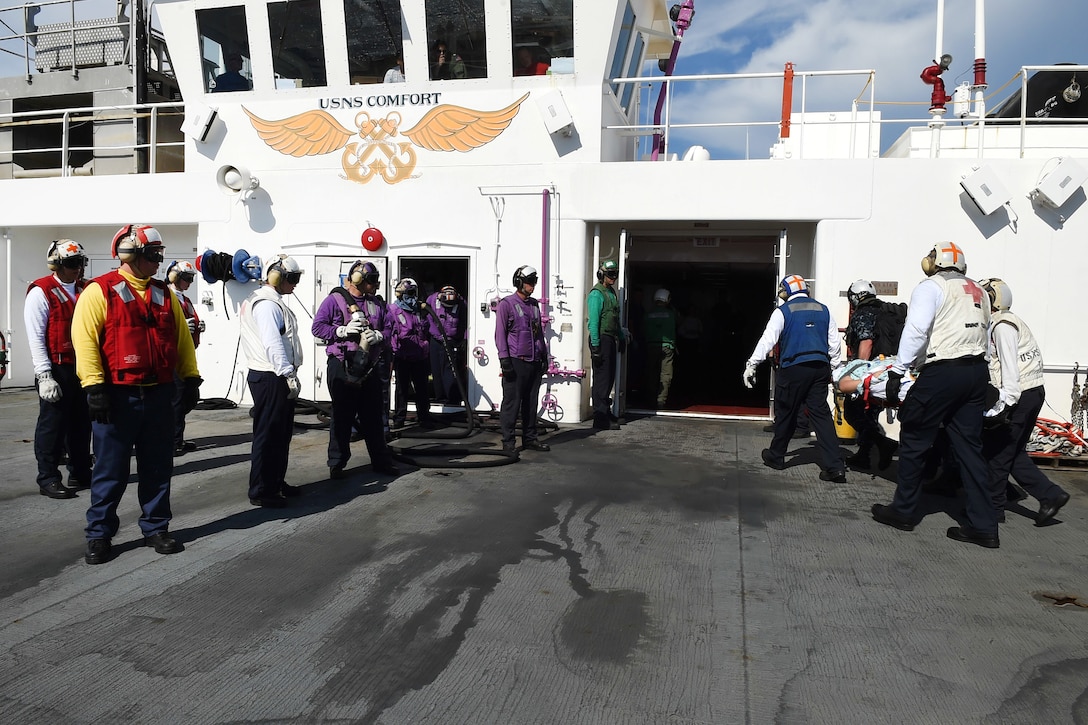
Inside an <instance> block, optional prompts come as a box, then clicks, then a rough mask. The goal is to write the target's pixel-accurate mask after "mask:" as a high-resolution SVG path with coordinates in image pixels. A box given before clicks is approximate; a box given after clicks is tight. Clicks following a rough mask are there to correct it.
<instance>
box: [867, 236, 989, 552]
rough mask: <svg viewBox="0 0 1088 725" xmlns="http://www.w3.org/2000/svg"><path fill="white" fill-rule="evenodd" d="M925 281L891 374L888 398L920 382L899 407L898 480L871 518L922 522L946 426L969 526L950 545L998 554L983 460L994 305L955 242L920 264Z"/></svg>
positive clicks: (907, 524)
mask: <svg viewBox="0 0 1088 725" xmlns="http://www.w3.org/2000/svg"><path fill="white" fill-rule="evenodd" d="M922 271H923V272H925V274H926V277H927V278H926V279H924V280H922V281H921V282H920V283H919V284H918V286H917V287H915V288H914V291H913V292H911V295H910V303H909V304H908V306H907V322H906V326H905V327H904V328H903V338H902V339H901V340H900V341H899V354H898V357H897V362H896V364H895V366H893V367H892V369H891V370H889V371H888V385H887V391H886V393H885V397H886V398H888V399H889V400H895V399H896V398H898V397H899V385H900V381H901V379H902V377H903V374H904V373H905V372H906V369H907V368H908V367H914V369H915V370H917V371H918V379H917V380H916V381H915V383H914V385H912V386H911V389H910V392H908V393H907V395H906V397H905V398H903V403H902V404H901V405H900V406H899V480H898V483H897V485H896V487H895V495H894V496H893V497H892V502H891V504H889V505H887V506H885V505H883V504H873V506H872V508H871V509H870V510H871V512H872V515H873V518H874V519H875V520H876V521H879V522H880V523H882V524H885V525H887V526H892V527H894V528H897V529H901V530H903V531H911V530H912V529H914V526H915V524H916V523H917V522H918V501H919V499H920V497H921V493H922V469H923V466H924V463H925V460H924V459H925V455H926V451H928V450H929V448H930V446H932V445H933V441H934V440H935V439H936V437H937V431H938V429H939V428H940V427H941V425H942V424H943V425H944V429H945V431H946V432H947V433H948V438H949V441H950V442H951V444H952V448H953V450H954V451H955V454H956V460H957V461H958V463H959V467H960V475H961V476H962V477H963V485H964V486H963V487H964V492H965V493H966V494H967V507H966V513H967V523H966V524H964V525H962V526H953V527H952V528H950V529H948V532H947V535H948V538H950V539H955V540H956V541H964V542H968V543H971V544H977V545H979V546H984V547H986V548H988V549H996V548H997V547H998V546H999V545H1000V543H999V541H998V536H997V521H998V507H997V505H996V503H995V501H994V498H993V496H992V495H991V493H990V483H989V481H990V471H989V468H988V466H987V464H986V461H985V459H984V458H983V455H982V416H983V413H984V412H985V410H986V404H985V400H986V392H987V388H988V386H989V381H990V373H989V369H988V367H987V364H986V333H987V329H988V328H989V325H990V305H989V300H988V299H987V297H986V293H985V292H984V291H983V290H982V288H981V287H979V285H978V283H977V282H975V281H974V280H972V279H968V278H967V277H966V276H965V275H966V273H967V258H966V257H965V256H964V253H963V250H962V249H960V248H959V246H958V245H956V244H953V243H952V242H941V243H939V244H937V245H935V246H934V247H933V249H932V250H930V252H929V255H927V256H925V257H923V258H922Z"/></svg>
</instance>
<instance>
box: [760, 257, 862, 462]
mask: <svg viewBox="0 0 1088 725" xmlns="http://www.w3.org/2000/svg"><path fill="white" fill-rule="evenodd" d="M778 296H779V297H780V298H782V300H784V301H783V302H782V304H781V305H779V306H778V308H776V309H775V310H774V312H772V313H771V319H770V320H768V321H767V327H766V328H765V329H764V330H763V336H762V337H761V338H759V342H758V343H756V349H755V351H753V352H752V356H751V357H750V358H748V365H747V367H745V368H744V384H745V386H747V387H749V388H751V387H752V386H754V385H755V381H756V366H757V365H759V364H760V363H761V362H763V361H764V360H766V359H767V355H768V354H769V353H770V352H771V350H772V349H774V346H775V345H778V350H779V368H778V375H777V376H776V377H775V385H774V421H775V424H774V436H773V437H772V438H771V446H770V448H764V449H763V452H762V454H761V455H762V457H763V463H764V465H766V466H769V467H770V468H774V469H776V470H782V469H783V468H785V467H786V460H785V456H786V449H787V447H788V446H789V442H790V438H792V437H793V431H794V428H795V427H796V426H797V412H798V411H799V410H800V409H801V406H805V407H807V408H808V414H809V418H810V419H811V421H812V428H813V430H815V431H816V447H817V448H818V449H819V451H820V458H821V460H822V461H823V470H822V471H821V472H820V480H821V481H834V482H835V483H845V482H846V466H845V465H844V464H843V460H842V453H841V452H840V451H839V439H838V437H837V436H836V434H835V424H834V423H833V422H832V420H831V408H830V407H829V406H828V403H827V386H828V385H830V384H831V368H832V366H834V367H838V366H839V365H840V364H841V363H842V340H841V339H840V337H839V328H838V326H837V325H836V324H835V320H834V318H833V317H832V316H831V311H830V310H828V309H827V307H825V306H824V305H822V304H820V303H819V302H817V301H816V300H814V299H812V298H811V297H809V296H808V284H807V283H806V282H805V279H804V277H801V276H800V275H796V274H791V275H789V276H787V277H785V278H783V280H782V282H781V283H780V284H779V292H778Z"/></svg>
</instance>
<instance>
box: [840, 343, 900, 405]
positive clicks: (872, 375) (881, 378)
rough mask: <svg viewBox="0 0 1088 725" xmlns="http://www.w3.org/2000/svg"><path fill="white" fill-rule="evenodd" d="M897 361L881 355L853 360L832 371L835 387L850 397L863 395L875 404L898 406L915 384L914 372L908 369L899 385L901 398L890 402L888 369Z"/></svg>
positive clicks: (862, 396)
mask: <svg viewBox="0 0 1088 725" xmlns="http://www.w3.org/2000/svg"><path fill="white" fill-rule="evenodd" d="M896 362H897V358H895V357H894V356H893V357H881V358H877V359H876V360H851V361H850V362H848V363H846V365H843V366H842V367H840V368H839V369H837V370H835V371H834V372H833V373H832V377H833V379H834V381H835V389H836V390H838V391H839V392H840V393H842V394H844V395H846V396H847V397H848V398H856V397H861V398H865V399H866V400H868V401H871V402H872V404H874V405H888V406H892V407H898V406H899V403H900V402H902V401H903V399H904V398H906V397H907V391H908V390H910V387H911V386H912V385H914V373H913V372H912V371H910V370H907V374H906V375H904V376H903V382H902V384H901V385H900V387H899V400H896V401H894V402H888V401H886V400H885V399H884V391H885V388H886V386H887V384H888V370H890V369H891V368H892V366H893V365H895V363H896Z"/></svg>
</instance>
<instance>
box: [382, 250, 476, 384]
mask: <svg viewBox="0 0 1088 725" xmlns="http://www.w3.org/2000/svg"><path fill="white" fill-rule="evenodd" d="M469 262H470V259H469V258H468V257H400V258H399V259H398V260H397V270H398V275H397V277H395V278H394V279H392V280H391V286H390V288H391V289H395V288H396V284H397V280H400V279H403V278H405V277H411V278H412V279H414V280H415V281H416V284H417V285H419V299H420V301H421V302H426V301H427V299H428V298H430V296H431V295H432V294H434V293H436V292H438V291H440V290H441V289H442V288H443V287H446V286H451V287H453V288H454V289H455V290H457V293H458V294H459V295H460V296H461V297H463V298H464V300H465V303H466V305H465V308H464V310H463V313H464V314H465V315H466V319H469V318H468V310H470V309H472V299H471V298H470V296H469V283H468V282H469V266H470V265H469ZM395 299H396V296H395V294H394V296H393V298H392V299H391V300H390V302H392V301H393V300H395ZM452 342H454V343H455V344H454V345H453V346H451V351H450V352H451V354H452V355H453V357H454V359H455V362H456V373H457V375H458V376H460V378H461V381H462V383H463V384H464V389H465V392H466V393H468V395H469V399H470V400H471V399H472V396H473V390H474V386H473V385H472V384H471V381H470V380H469V379H468V365H467V363H468V345H467V344H466V343H465V341H464V340H458V341H452ZM430 347H431V348H433V349H432V350H431V355H430V358H431V376H430V385H429V387H430V390H429V397H430V400H431V403H432V404H433V405H439V406H446V405H450V406H459V405H462V404H463V403H464V400H462V399H461V396H460V395H459V389H458V387H457V386H456V384H454V383H452V382H451V381H450V380H449V376H448V374H447V375H445V376H443V374H442V369H443V365H448V360H447V359H446V357H445V352H444V351H442V350H441V348H440V347H439V345H438V344H437V343H436V341H434V340H432V341H431V343H430ZM443 378H445V381H446V382H445V384H443V383H442V382H441V381H442V380H443ZM436 381H439V382H438V384H436Z"/></svg>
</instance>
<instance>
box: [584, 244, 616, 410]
mask: <svg viewBox="0 0 1088 725" xmlns="http://www.w3.org/2000/svg"><path fill="white" fill-rule="evenodd" d="M619 276H620V270H619V267H618V266H617V265H616V263H615V262H613V261H612V260H611V259H609V260H606V261H605V262H602V263H601V266H600V267H598V268H597V284H595V285H593V289H591V290H590V291H589V297H588V298H586V309H587V311H588V318H589V319H588V327H589V352H590V355H591V356H592V358H593V383H592V387H591V389H590V402H591V403H592V404H593V427H594V428H597V429H598V430H619V429H620V425H619V421H617V420H616V419H615V418H614V417H613V416H612V398H611V394H612V385H613V384H614V383H615V382H616V341H617V339H618V338H619V336H620V335H621V334H623V333H622V331H621V330H620V302H619V298H618V297H617V296H616V290H615V289H614V286H615V284H616V280H617V279H618V278H619Z"/></svg>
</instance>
